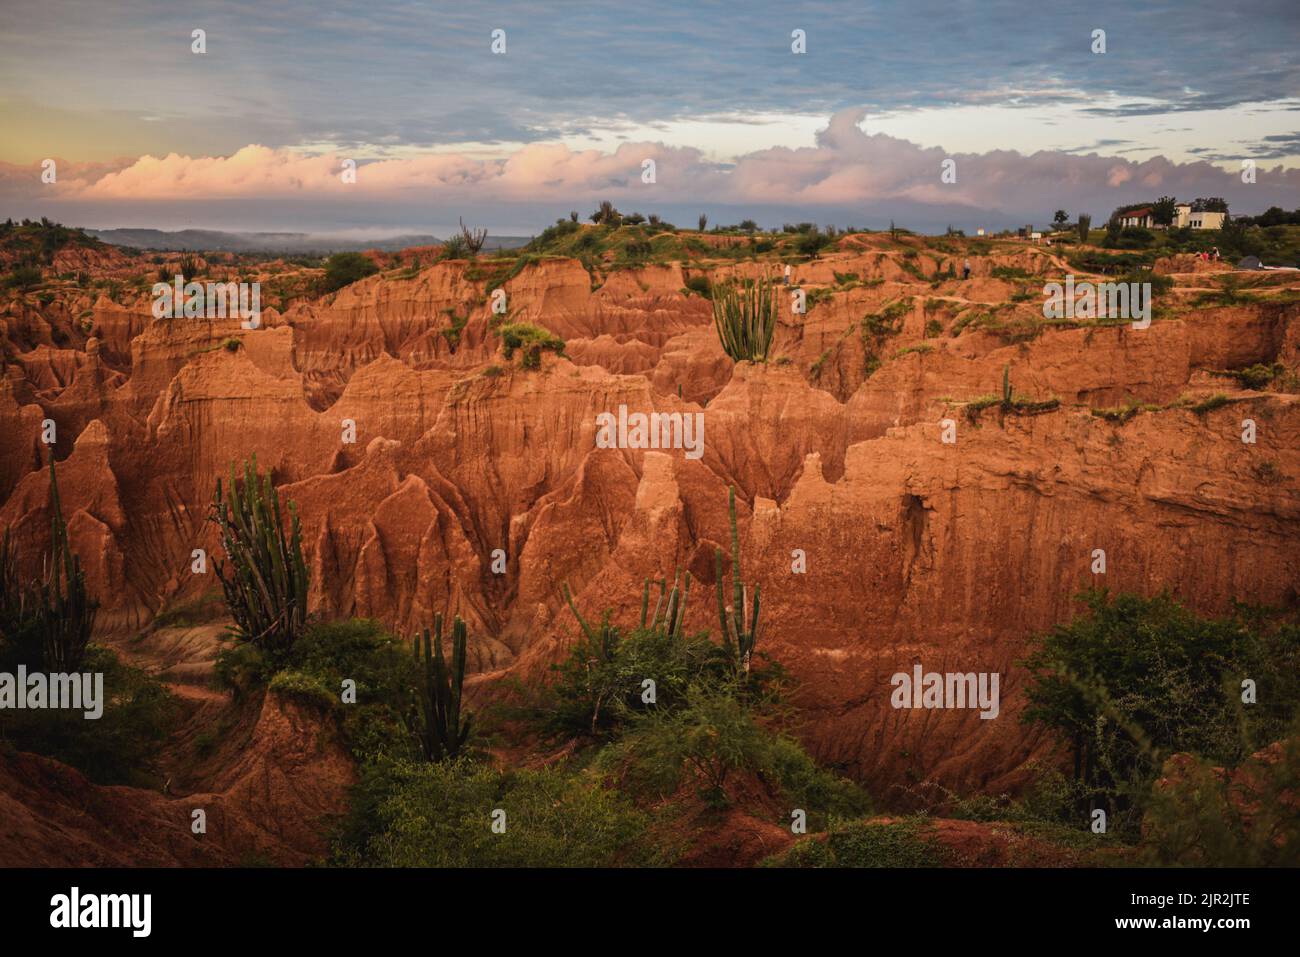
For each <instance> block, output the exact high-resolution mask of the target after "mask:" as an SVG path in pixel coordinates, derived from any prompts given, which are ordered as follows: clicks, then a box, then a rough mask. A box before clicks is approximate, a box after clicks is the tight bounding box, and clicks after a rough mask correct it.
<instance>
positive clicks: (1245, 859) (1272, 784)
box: [1142, 736, 1300, 867]
mask: <svg viewBox="0 0 1300 957" xmlns="http://www.w3.org/2000/svg"><path fill="white" fill-rule="evenodd" d="M1271 750H1272V752H1273V753H1268V754H1266V755H1261V756H1260V757H1257V758H1252V759H1250V760H1248V761H1247V762H1246V763H1244V764H1243V765H1241V766H1240V767H1239V768H1237V769H1236V771H1235V772H1234V773H1233V774H1232V775H1225V774H1224V773H1223V772H1222V770H1221V769H1216V768H1215V767H1214V766H1213V765H1212V763H1211V762H1210V761H1207V760H1205V759H1198V758H1195V757H1192V756H1191V755H1183V756H1182V757H1181V759H1180V758H1173V759H1170V761H1168V762H1167V763H1166V765H1165V767H1164V769H1163V772H1164V776H1163V777H1162V779H1161V780H1160V781H1158V782H1157V783H1156V784H1155V785H1154V786H1153V787H1152V790H1151V796H1150V798H1149V801H1148V808H1147V813H1146V817H1145V818H1144V821H1143V825H1144V826H1143V841H1142V844H1143V850H1144V854H1145V856H1146V857H1147V859H1148V861H1149V862H1150V863H1153V864H1157V865H1161V866H1170V865H1174V866H1181V867H1189V866H1190V867H1296V866H1297V865H1300V807H1298V806H1297V795H1298V794H1300V737H1297V736H1291V737H1289V738H1287V739H1286V740H1284V741H1281V742H1279V743H1278V744H1277V745H1276V746H1275V747H1274V748H1273V749H1271Z"/></svg>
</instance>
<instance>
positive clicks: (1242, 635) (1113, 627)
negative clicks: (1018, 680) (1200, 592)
mask: <svg viewBox="0 0 1300 957" xmlns="http://www.w3.org/2000/svg"><path fill="white" fill-rule="evenodd" d="M1081 600H1082V601H1083V602H1084V603H1085V605H1086V606H1087V608H1088V612H1087V613H1086V614H1085V615H1083V616H1080V617H1078V618H1076V619H1075V620H1074V621H1072V622H1071V623H1070V624H1068V625H1062V626H1058V627H1057V628H1056V629H1054V630H1053V631H1052V632H1050V633H1048V634H1047V635H1044V636H1040V637H1039V638H1037V639H1035V643H1034V646H1033V651H1032V652H1031V654H1030V655H1029V656H1028V657H1027V658H1026V660H1025V662H1024V665H1025V667H1027V668H1028V669H1029V671H1030V673H1031V676H1032V677H1031V679H1030V683H1029V686H1028V689H1027V697H1028V701H1029V706H1028V707H1027V708H1026V710H1025V713H1024V720H1025V721H1027V722H1030V723H1036V724H1040V725H1043V726H1045V727H1047V728H1049V729H1050V730H1051V731H1053V732H1054V733H1055V734H1056V735H1057V737H1058V739H1059V740H1060V742H1061V743H1062V744H1063V745H1065V746H1066V747H1067V748H1068V749H1069V750H1070V752H1071V754H1072V758H1073V774H1074V778H1075V780H1076V781H1078V782H1079V783H1080V784H1081V785H1083V788H1084V793H1085V794H1086V795H1087V796H1088V800H1087V805H1091V806H1100V807H1105V808H1107V810H1108V816H1109V818H1110V822H1111V830H1112V831H1116V830H1118V831H1119V832H1120V833H1122V834H1124V835H1125V836H1129V837H1132V836H1134V835H1135V834H1136V832H1137V825H1138V821H1139V818H1140V806H1141V803H1142V802H1143V801H1144V800H1145V799H1146V796H1147V794H1148V792H1149V788H1150V783H1151V781H1152V780H1153V779H1154V777H1155V775H1156V773H1157V771H1158V769H1159V767H1160V764H1161V762H1162V761H1163V760H1164V759H1165V758H1166V757H1167V756H1169V755H1170V754H1172V753H1174V752H1179V751H1187V752H1191V753H1193V754H1195V755H1198V756H1200V757H1203V758H1206V759H1209V760H1212V761H1214V762H1216V763H1218V764H1221V765H1225V766H1232V765H1234V764H1236V763H1238V762H1239V761H1241V760H1243V759H1244V758H1245V757H1246V756H1248V755H1249V754H1251V753H1252V752H1253V751H1254V750H1255V749H1256V748H1257V747H1260V746H1262V745H1263V744H1265V743H1268V742H1270V741H1275V740H1278V739H1279V738H1281V737H1282V736H1283V734H1285V733H1286V731H1287V729H1288V728H1289V727H1290V725H1291V723H1292V721H1293V720H1294V718H1295V714H1296V707H1297V702H1300V626H1296V625H1294V624H1286V623H1282V624H1278V623H1276V622H1272V621H1270V620H1268V619H1267V618H1266V617H1265V616H1263V615H1262V614H1261V613H1259V612H1255V611H1251V610H1248V609H1244V608H1239V609H1237V610H1236V611H1235V612H1234V613H1233V614H1232V615H1230V616H1228V617H1224V618H1202V617H1200V616H1198V615H1196V614H1194V613H1192V612H1190V611H1188V610H1187V609H1185V608H1184V607H1182V606H1181V605H1179V604H1178V603H1177V602H1175V601H1174V600H1173V599H1172V598H1171V597H1169V596H1168V595H1166V594H1162V595H1159V596H1157V597H1155V598H1141V597H1138V596H1136V595H1127V594H1121V595H1118V596H1116V597H1115V598H1113V599H1112V598H1111V597H1110V596H1109V595H1108V593H1107V592H1105V591H1091V592H1086V593H1084V594H1083V595H1082V596H1081ZM1245 678H1250V679H1251V680H1253V681H1255V682H1256V685H1257V688H1258V703H1257V704H1252V705H1249V706H1243V704H1242V702H1241V682H1242V680H1243V679H1245ZM1077 810H1078V811H1079V812H1080V814H1081V815H1082V813H1083V812H1084V811H1086V810H1087V806H1084V804H1083V802H1081V806H1079V807H1078V808H1077ZM1080 819H1081V818H1080Z"/></svg>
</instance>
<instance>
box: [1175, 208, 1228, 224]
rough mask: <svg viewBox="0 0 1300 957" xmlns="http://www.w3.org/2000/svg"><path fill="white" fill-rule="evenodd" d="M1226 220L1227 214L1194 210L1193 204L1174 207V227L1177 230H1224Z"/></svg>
mask: <svg viewBox="0 0 1300 957" xmlns="http://www.w3.org/2000/svg"><path fill="white" fill-rule="evenodd" d="M1226 218H1227V214H1226V213H1212V212H1210V211H1209V210H1194V209H1192V204H1191V203H1179V204H1178V205H1177V206H1175V207H1174V227H1175V228H1177V229H1222V228H1223V221H1224V220H1225V219H1226Z"/></svg>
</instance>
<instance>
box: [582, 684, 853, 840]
mask: <svg viewBox="0 0 1300 957" xmlns="http://www.w3.org/2000/svg"><path fill="white" fill-rule="evenodd" d="M737 691H738V689H737V688H736V686H735V685H734V684H728V683H718V684H713V685H707V684H704V683H697V684H693V685H691V686H690V688H689V689H687V694H686V698H685V701H684V703H683V704H682V705H681V706H679V707H677V708H674V709H671V710H659V709H655V710H654V711H653V712H650V711H647V712H645V713H643V714H642V715H640V716H638V718H637V719H636V720H635V721H634V722H633V723H632V724H631V725H630V726H629V727H628V729H627V731H626V732H625V733H624V735H623V736H622V738H620V739H619V740H617V741H615V742H613V743H612V744H610V745H608V746H607V747H606V748H605V749H604V750H603V751H602V752H601V754H600V756H599V758H598V760H597V767H598V768H599V769H600V770H602V771H604V772H605V773H607V774H609V775H610V776H611V778H613V779H614V780H616V781H617V782H619V783H620V785H622V786H625V787H628V788H630V789H632V790H633V791H634V792H635V793H638V794H641V795H644V796H646V797H649V798H651V799H661V798H664V797H667V796H669V795H671V794H673V793H674V792H676V791H677V790H678V788H680V787H682V786H683V785H684V784H693V785H695V787H696V788H697V790H698V791H699V793H700V794H701V796H703V797H704V798H706V799H707V800H708V801H710V802H711V803H714V804H717V805H724V804H726V803H728V802H729V801H730V800H731V798H730V796H729V794H728V791H727V784H728V782H729V781H731V780H733V779H734V777H736V776H740V775H756V776H757V777H758V778H759V779H760V780H762V781H765V782H768V783H769V784H770V785H771V786H772V787H773V788H775V789H776V790H777V791H778V792H779V793H780V794H781V796H782V797H783V798H784V799H785V800H787V801H789V802H794V804H795V805H797V806H800V807H803V808H804V809H805V810H806V811H807V812H808V813H809V817H810V819H812V818H813V817H814V815H819V816H821V819H822V820H825V819H826V818H825V816H826V815H832V814H855V813H857V814H860V813H862V812H863V811H865V810H866V808H867V805H868V801H867V799H866V796H865V795H864V794H863V793H862V792H861V791H859V790H858V789H857V788H856V787H854V786H853V785H852V784H850V783H849V782H847V781H844V780H843V779H841V778H838V777H836V776H835V775H833V774H831V773H830V772H828V771H825V770H823V769H821V768H819V767H817V765H816V764H815V763H814V762H813V760H812V759H811V758H810V757H809V756H808V754H807V753H806V752H805V751H804V750H803V748H802V747H801V746H800V745H799V743H798V742H797V741H795V740H794V739H793V738H791V737H788V736H786V735H784V734H781V733H778V732H774V731H771V730H769V729H768V728H766V727H764V725H763V724H762V723H760V721H759V720H758V717H757V715H756V714H755V711H754V710H753V708H751V707H750V706H749V704H748V703H747V702H746V701H745V700H744V699H743V697H742V696H741V695H740V694H739V693H737Z"/></svg>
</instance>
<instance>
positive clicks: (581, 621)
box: [560, 582, 644, 661]
mask: <svg viewBox="0 0 1300 957" xmlns="http://www.w3.org/2000/svg"><path fill="white" fill-rule="evenodd" d="M560 589H561V591H562V592H563V593H564V600H565V601H566V602H568V603H569V610H570V611H571V612H573V617H574V618H576V619H578V626H579V627H580V628H581V629H582V633H583V634H584V635H586V636H587V641H588V642H589V643H590V645H591V650H592V651H593V652H594V653H596V654H597V655H599V656H600V660H601V661H613V660H614V651H615V650H616V649H617V647H618V629H617V628H615V627H614V626H613V625H612V624H610V620H609V612H608V611H606V612H605V614H604V615H603V616H601V619H600V630H599V631H597V630H596V629H595V628H592V627H591V625H589V624H587V619H585V618H583V617H582V612H580V611H578V605H577V603H576V602H575V601H574V600H573V592H572V591H571V590H570V588H569V583H568V582H565V583H564V584H563V585H562V586H560ZM642 617H644V616H642Z"/></svg>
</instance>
